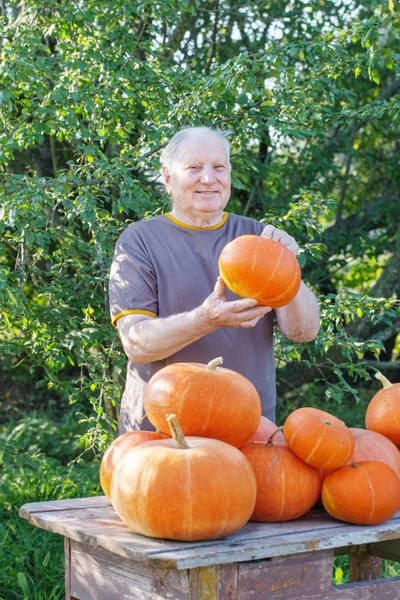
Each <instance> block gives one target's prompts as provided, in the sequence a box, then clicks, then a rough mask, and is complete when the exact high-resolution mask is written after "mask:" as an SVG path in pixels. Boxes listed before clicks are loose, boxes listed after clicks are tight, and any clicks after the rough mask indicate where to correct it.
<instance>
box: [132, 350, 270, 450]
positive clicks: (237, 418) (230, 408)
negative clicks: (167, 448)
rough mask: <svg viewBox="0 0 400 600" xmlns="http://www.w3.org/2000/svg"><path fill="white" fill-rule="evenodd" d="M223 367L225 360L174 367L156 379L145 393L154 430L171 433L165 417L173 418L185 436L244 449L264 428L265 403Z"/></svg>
mask: <svg viewBox="0 0 400 600" xmlns="http://www.w3.org/2000/svg"><path fill="white" fill-rule="evenodd" d="M220 364H222V358H218V359H215V360H214V361H211V362H210V363H209V364H208V365H203V364H200V363H175V364H172V365H168V366H167V367H164V368H163V369H160V370H159V371H158V372H157V373H155V375H153V377H152V378H151V379H150V381H149V382H148V383H147V385H146V387H145V389H144V409H145V412H146V414H147V417H148V419H149V420H150V422H151V423H152V424H153V425H154V427H155V428H156V429H158V430H159V431H163V432H165V433H166V432H167V431H168V425H167V421H166V414H168V413H174V414H176V416H177V417H178V420H179V424H180V426H181V428H182V431H183V433H184V435H196V436H201V437H207V438H215V439H218V440H221V441H223V442H226V443H228V444H232V446H236V447H238V448H239V447H240V446H243V444H245V443H246V442H247V440H249V439H250V438H251V436H252V435H253V434H254V433H255V432H256V430H257V427H258V424H259V422H260V418H261V401H260V397H259V395H258V392H257V390H256V388H255V387H254V385H253V384H252V383H251V382H250V381H249V380H248V379H246V377H243V375H240V373H237V372H236V371H231V370H230V369H223V368H220V367H218V365H220Z"/></svg>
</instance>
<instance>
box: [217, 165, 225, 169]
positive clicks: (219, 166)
mask: <svg viewBox="0 0 400 600" xmlns="http://www.w3.org/2000/svg"><path fill="white" fill-rule="evenodd" d="M215 168H216V169H225V165H215Z"/></svg>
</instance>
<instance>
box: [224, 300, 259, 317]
mask: <svg viewBox="0 0 400 600" xmlns="http://www.w3.org/2000/svg"><path fill="white" fill-rule="evenodd" d="M229 304H230V307H229V308H230V310H231V311H232V312H236V313H239V312H242V311H243V310H247V309H249V308H254V307H255V306H257V305H258V302H257V300H254V299H253V298H243V300H233V301H232V302H229Z"/></svg>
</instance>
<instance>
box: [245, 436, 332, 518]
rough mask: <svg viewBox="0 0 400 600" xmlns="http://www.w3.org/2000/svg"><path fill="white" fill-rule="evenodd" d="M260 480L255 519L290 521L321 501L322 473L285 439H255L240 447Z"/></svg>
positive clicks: (257, 479) (252, 516) (258, 482)
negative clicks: (276, 440)
mask: <svg viewBox="0 0 400 600" xmlns="http://www.w3.org/2000/svg"><path fill="white" fill-rule="evenodd" d="M241 451H242V452H243V454H244V456H245V457H246V458H247V460H248V461H249V463H250V464H251V466H252V468H253V471H254V475H255V476H256V481H257V499H256V504H255V507H254V511H253V514H252V515H251V517H250V520H252V521H262V522H266V523H270V522H277V521H290V520H292V519H297V518H299V517H301V516H302V515H304V514H305V513H306V512H308V511H309V510H310V509H311V508H312V507H313V506H314V504H315V503H316V501H317V500H318V498H319V496H320V493H321V487H322V474H321V472H320V471H319V470H318V469H314V467H310V466H309V465H307V464H306V463H305V462H303V461H302V460H301V459H300V458H298V457H297V456H296V455H295V454H294V453H293V452H292V451H291V450H290V448H289V447H288V446H287V444H286V443H284V442H273V441H272V439H270V441H269V442H267V443H266V444H265V443H263V442H253V443H252V444H246V445H245V446H243V447H242V448H241Z"/></svg>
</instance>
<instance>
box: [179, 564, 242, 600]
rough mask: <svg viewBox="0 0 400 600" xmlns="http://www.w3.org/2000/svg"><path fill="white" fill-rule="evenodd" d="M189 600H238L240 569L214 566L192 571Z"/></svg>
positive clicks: (190, 571) (190, 573)
mask: <svg viewBox="0 0 400 600" xmlns="http://www.w3.org/2000/svg"><path fill="white" fill-rule="evenodd" d="M188 573H189V596H188V600H236V599H237V578H238V567H237V565H236V564H232V565H212V566H210V567H200V568H198V569H190V570H189V571H188Z"/></svg>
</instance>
